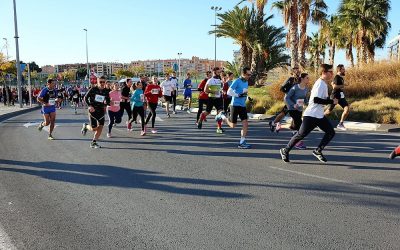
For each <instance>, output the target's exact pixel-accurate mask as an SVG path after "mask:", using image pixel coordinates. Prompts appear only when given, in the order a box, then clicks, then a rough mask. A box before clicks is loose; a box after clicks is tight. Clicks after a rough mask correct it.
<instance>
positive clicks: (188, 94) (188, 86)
mask: <svg viewBox="0 0 400 250" xmlns="http://www.w3.org/2000/svg"><path fill="white" fill-rule="evenodd" d="M186 76H187V78H186V80H185V81H184V82H183V88H184V89H185V90H184V92H183V96H184V97H183V98H184V99H183V100H184V101H183V105H182V109H183V106H185V101H186V100H187V101H188V104H187V105H188V109H187V112H188V113H189V114H190V109H191V108H192V80H191V79H190V73H187V74H186Z"/></svg>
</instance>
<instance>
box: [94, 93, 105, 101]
mask: <svg viewBox="0 0 400 250" xmlns="http://www.w3.org/2000/svg"><path fill="white" fill-rule="evenodd" d="M104 99H105V96H103V95H96V96H95V98H94V100H95V101H96V102H101V103H104Z"/></svg>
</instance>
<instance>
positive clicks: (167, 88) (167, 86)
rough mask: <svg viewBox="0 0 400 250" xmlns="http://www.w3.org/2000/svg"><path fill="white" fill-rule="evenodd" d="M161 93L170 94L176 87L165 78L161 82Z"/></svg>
mask: <svg viewBox="0 0 400 250" xmlns="http://www.w3.org/2000/svg"><path fill="white" fill-rule="evenodd" d="M160 87H161V88H162V92H163V95H166V96H171V92H172V91H173V90H174V89H175V88H176V87H175V84H174V83H173V82H171V81H169V80H165V81H163V82H162V83H161V85H160Z"/></svg>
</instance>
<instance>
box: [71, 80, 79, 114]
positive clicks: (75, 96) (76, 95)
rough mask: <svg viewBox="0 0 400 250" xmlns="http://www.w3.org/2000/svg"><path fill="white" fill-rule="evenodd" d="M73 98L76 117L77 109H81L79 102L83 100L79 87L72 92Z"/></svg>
mask: <svg viewBox="0 0 400 250" xmlns="http://www.w3.org/2000/svg"><path fill="white" fill-rule="evenodd" d="M71 95H72V96H71V97H72V106H74V111H75V115H76V114H78V112H77V111H76V109H77V108H78V107H79V100H80V99H81V97H80V93H79V86H76V87H75V88H74V89H73V90H72V92H71Z"/></svg>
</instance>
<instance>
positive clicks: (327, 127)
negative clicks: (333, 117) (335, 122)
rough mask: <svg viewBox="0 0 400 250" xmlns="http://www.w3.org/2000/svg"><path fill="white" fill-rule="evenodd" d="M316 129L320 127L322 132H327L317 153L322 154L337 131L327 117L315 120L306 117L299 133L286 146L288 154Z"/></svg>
mask: <svg viewBox="0 0 400 250" xmlns="http://www.w3.org/2000/svg"><path fill="white" fill-rule="evenodd" d="M316 127H319V128H320V129H321V130H322V131H324V132H325V135H324V137H323V138H322V140H321V142H320V144H319V146H318V148H317V151H318V152H321V151H322V150H323V149H324V148H325V147H326V145H328V144H329V142H330V141H331V140H332V139H333V137H334V136H335V130H334V129H333V127H332V124H331V123H330V121H329V120H328V118H326V117H325V116H324V117H323V118H315V117H310V116H304V118H303V123H302V124H301V126H300V129H299V132H297V133H296V134H295V135H294V136H293V137H292V139H291V140H290V141H289V143H288V145H287V146H286V150H287V152H289V151H290V150H292V148H293V147H294V145H296V144H297V143H298V142H299V141H301V140H303V139H304V137H306V136H307V135H308V134H309V133H310V132H311V131H313V130H314V129H315V128H316Z"/></svg>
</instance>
